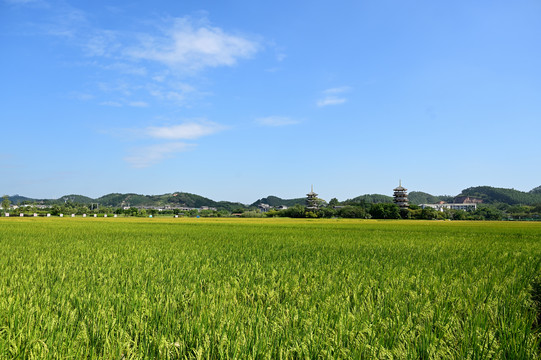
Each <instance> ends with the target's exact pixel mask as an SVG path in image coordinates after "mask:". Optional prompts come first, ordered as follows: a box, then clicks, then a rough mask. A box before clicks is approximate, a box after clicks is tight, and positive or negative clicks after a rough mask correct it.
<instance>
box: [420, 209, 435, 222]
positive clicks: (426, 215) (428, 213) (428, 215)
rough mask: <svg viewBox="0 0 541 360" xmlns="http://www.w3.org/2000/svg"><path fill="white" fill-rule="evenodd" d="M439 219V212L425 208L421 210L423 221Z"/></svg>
mask: <svg viewBox="0 0 541 360" xmlns="http://www.w3.org/2000/svg"><path fill="white" fill-rule="evenodd" d="M437 217H438V212H437V211H436V210H434V209H432V208H431V207H425V208H424V209H423V210H421V219H425V220H433V219H436V218H437Z"/></svg>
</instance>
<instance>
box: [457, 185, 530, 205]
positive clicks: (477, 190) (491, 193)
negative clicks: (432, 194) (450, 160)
mask: <svg viewBox="0 0 541 360" xmlns="http://www.w3.org/2000/svg"><path fill="white" fill-rule="evenodd" d="M459 196H470V197H474V198H477V199H481V200H483V202H484V203H486V204H493V203H505V204H509V205H516V204H522V205H533V204H540V203H541V192H539V187H537V188H535V189H533V190H531V191H530V192H524V191H519V190H515V189H505V188H495V187H491V186H477V187H471V188H467V189H464V190H462V192H461V193H460V194H459V195H457V197H459Z"/></svg>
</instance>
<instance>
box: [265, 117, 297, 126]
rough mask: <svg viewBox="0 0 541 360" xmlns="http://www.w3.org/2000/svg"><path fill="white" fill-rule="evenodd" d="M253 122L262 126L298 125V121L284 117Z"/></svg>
mask: <svg viewBox="0 0 541 360" xmlns="http://www.w3.org/2000/svg"><path fill="white" fill-rule="evenodd" d="M255 121H256V123H258V124H259V125H262V126H286V125H294V124H298V123H299V121H298V120H295V119H291V118H288V117H285V116H268V117H264V118H258V119H256V120H255Z"/></svg>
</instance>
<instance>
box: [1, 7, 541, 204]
mask: <svg viewBox="0 0 541 360" xmlns="http://www.w3.org/2000/svg"><path fill="white" fill-rule="evenodd" d="M0 1H1V2H0V49H1V54H2V56H0V79H1V81H0V99H1V100H0V105H1V106H0V124H1V133H2V137H1V139H2V141H1V144H2V145H1V150H0V168H1V169H2V171H1V174H2V176H0V192H2V193H5V194H10V195H13V194H21V195H25V196H30V197H38V198H56V197H60V196H62V195H65V194H72V193H75V194H82V195H87V196H91V197H98V196H101V195H105V194H108V193H111V192H124V193H125V192H135V193H141V194H162V193H170V192H174V191H185V192H190V193H196V194H200V195H203V196H207V197H210V198H212V199H214V200H230V201H241V202H244V203H251V202H253V201H255V200H257V199H259V198H261V197H265V196H268V195H276V196H280V197H283V198H295V197H302V196H304V194H306V193H307V192H308V191H309V190H310V185H311V184H313V185H314V190H315V191H316V192H318V193H319V194H320V196H321V197H322V198H324V199H326V200H329V199H330V198H332V197H337V198H338V199H339V200H345V199H348V198H353V197H355V196H358V195H361V194H370V193H380V194H387V195H391V194H392V189H393V188H394V187H395V186H396V185H397V184H398V181H399V179H402V184H403V185H404V186H405V187H407V188H408V189H409V190H410V191H425V192H428V193H431V194H450V195H456V194H458V193H459V192H460V190H462V189H464V188H466V187H470V186H479V185H491V186H497V187H508V188H515V189H518V190H522V191H529V190H530V189H532V188H534V187H536V186H539V185H541V160H540V159H541V156H540V154H541V150H540V143H541V141H540V134H541V66H540V64H541V2H539V1H537V0H535V1H520V0H519V1H512V2H511V1H475V2H473V1H453V2H440V1H416V2H405V1H385V0H384V1H281V0H278V1H272V2H260V1H190V0H186V1H159V0H157V1H137V0H135V1H134V0H130V1H114V2H111V1H100V0H95V1H52V0H0Z"/></svg>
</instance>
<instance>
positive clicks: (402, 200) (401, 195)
mask: <svg viewBox="0 0 541 360" xmlns="http://www.w3.org/2000/svg"><path fill="white" fill-rule="evenodd" d="M393 191H394V203H395V204H396V205H398V207H400V208H401V209H405V208H407V207H408V205H409V203H408V189H406V188H404V187H402V180H400V182H399V184H398V187H397V188H395V189H394V190H393Z"/></svg>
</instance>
